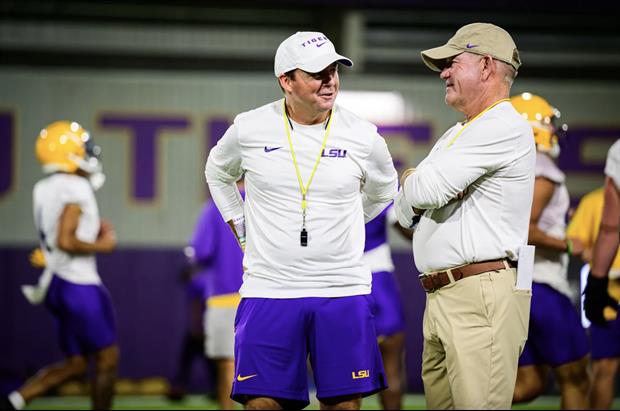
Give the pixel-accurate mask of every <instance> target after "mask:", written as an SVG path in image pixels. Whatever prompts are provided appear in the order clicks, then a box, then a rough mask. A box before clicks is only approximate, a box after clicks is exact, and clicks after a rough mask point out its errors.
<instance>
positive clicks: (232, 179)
mask: <svg viewBox="0 0 620 411" xmlns="http://www.w3.org/2000/svg"><path fill="white" fill-rule="evenodd" d="M242 175H243V169H242V167H241V148H240V145H239V135H238V132H237V127H236V126H235V125H234V124H233V125H231V126H230V127H229V128H228V130H226V133H225V134H224V136H222V138H221V139H220V140H219V141H218V142H217V144H216V145H215V147H213V148H212V149H211V151H210V152H209V157H208V158H207V164H206V166H205V178H206V180H207V184H208V185H209V191H210V192H211V198H213V201H214V202H215V205H216V206H217V208H218V210H219V211H220V214H222V218H223V219H224V221H230V220H232V219H233V218H236V217H240V216H242V215H243V198H242V197H241V194H240V193H239V189H238V188H237V185H236V184H235V183H236V181H237V180H239V179H240V178H241V176H242Z"/></svg>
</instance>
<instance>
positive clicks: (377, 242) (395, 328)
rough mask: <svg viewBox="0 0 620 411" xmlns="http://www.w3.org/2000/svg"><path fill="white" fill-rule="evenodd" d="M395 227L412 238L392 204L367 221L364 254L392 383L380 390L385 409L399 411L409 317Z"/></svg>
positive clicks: (386, 363) (386, 374)
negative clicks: (391, 237)
mask: <svg viewBox="0 0 620 411" xmlns="http://www.w3.org/2000/svg"><path fill="white" fill-rule="evenodd" d="M392 226H394V227H395V228H396V229H397V230H398V231H399V232H400V233H403V235H404V236H407V238H408V239H409V240H411V235H412V233H411V231H410V230H406V229H404V228H402V227H401V226H400V225H399V224H398V221H397V219H396V214H395V213H394V208H393V206H392V205H389V206H388V207H387V208H386V209H385V210H383V211H382V212H381V214H379V215H378V216H377V217H375V219H374V220H371V221H369V222H368V223H367V224H366V244H365V245H364V257H363V261H364V263H366V264H367V265H369V266H370V270H371V271H372V293H371V295H372V297H373V303H372V307H373V312H374V315H375V328H376V330H377V339H378V342H379V349H380V350H381V358H382V359H383V368H384V370H385V376H386V378H387V384H388V388H387V389H386V390H384V391H381V392H380V393H379V398H380V400H381V406H382V407H383V409H385V410H399V409H401V407H402V396H403V378H402V376H403V355H404V345H405V317H404V313H403V306H402V301H401V297H400V290H399V289H398V284H397V282H396V278H395V277H394V263H393V261H392V255H391V251H390V246H389V244H388V229H389V227H392Z"/></svg>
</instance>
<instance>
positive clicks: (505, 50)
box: [420, 23, 521, 71]
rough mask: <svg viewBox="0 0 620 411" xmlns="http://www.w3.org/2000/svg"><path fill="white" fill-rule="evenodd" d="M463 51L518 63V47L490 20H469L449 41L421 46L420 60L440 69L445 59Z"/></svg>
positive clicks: (505, 32) (436, 69) (431, 67)
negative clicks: (422, 48)
mask: <svg viewBox="0 0 620 411" xmlns="http://www.w3.org/2000/svg"><path fill="white" fill-rule="evenodd" d="M463 52H468V53H474V54H480V55H482V56H486V55H489V56H491V57H493V58H495V59H497V60H500V61H503V62H504V63H508V64H510V65H511V66H512V67H514V69H515V70H518V69H519V67H520V66H521V58H520V57H519V50H517V46H516V44H515V42H514V41H513V40H512V37H510V34H508V32H507V31H506V30H504V29H502V28H501V27H498V26H495V25H493V24H490V23H472V24H468V25H466V26H463V27H461V28H460V29H458V31H457V32H456V33H455V34H454V36H452V38H451V39H450V40H448V42H447V43H446V44H445V45H443V46H440V47H435V48H433V49H428V50H424V51H423V52H422V53H420V54H422V60H423V61H424V64H426V65H427V66H428V67H429V68H430V69H431V70H433V71H441V70H443V68H444V67H445V66H446V60H447V59H449V58H451V57H454V56H457V55H459V54H461V53H463Z"/></svg>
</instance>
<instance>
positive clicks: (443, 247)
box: [403, 101, 536, 273]
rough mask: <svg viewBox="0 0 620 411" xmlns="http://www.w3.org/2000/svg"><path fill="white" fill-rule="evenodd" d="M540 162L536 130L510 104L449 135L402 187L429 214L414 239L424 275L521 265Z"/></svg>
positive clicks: (414, 251) (414, 249)
mask: <svg viewBox="0 0 620 411" xmlns="http://www.w3.org/2000/svg"><path fill="white" fill-rule="evenodd" d="M461 130H462V131H461ZM459 132H460V135H459ZM455 138H456V139H455ZM535 163H536V149H535V147H534V137H533V135H532V127H531V126H530V125H529V123H528V122H527V121H526V120H525V119H524V118H523V117H521V115H520V114H519V113H517V111H516V110H515V109H514V107H513V106H512V104H510V102H508V101H506V102H502V103H499V104H497V105H496V106H494V107H493V108H491V109H489V110H488V111H486V112H484V114H482V115H481V116H480V117H478V118H477V119H475V120H473V121H472V122H471V123H470V124H469V125H467V124H466V125H463V124H461V123H458V124H457V125H455V126H454V127H452V128H450V129H449V130H448V131H446V133H445V134H444V135H443V136H442V137H441V138H440V139H439V140H438V141H437V143H436V144H435V146H434V147H433V149H432V150H431V152H430V153H429V155H428V156H427V157H426V158H425V159H424V160H423V161H422V162H421V163H420V165H418V167H417V168H416V171H415V172H414V173H413V174H411V175H410V176H409V177H407V179H406V181H405V184H404V186H403V193H404V197H405V200H406V201H407V203H408V204H411V205H412V206H414V207H416V208H420V209H423V210H426V212H425V213H424V215H423V216H422V217H421V219H420V222H419V224H418V225H417V227H416V229H415V233H414V235H413V255H414V258H415V262H416V266H417V267H418V270H419V271H420V272H422V273H424V272H433V271H441V270H445V269H447V268H451V267H457V266H461V265H465V264H469V263H473V262H478V261H487V260H496V259H499V258H510V259H511V260H517V259H518V254H519V249H520V248H521V247H522V246H524V245H526V244H527V237H528V231H529V220H530V213H531V208H532V198H533V193H534V166H535ZM466 188H467V189H468V193H467V195H466V196H465V197H464V198H463V199H462V200H457V199H456V198H457V195H458V194H459V193H460V192H462V191H463V190H464V189H466Z"/></svg>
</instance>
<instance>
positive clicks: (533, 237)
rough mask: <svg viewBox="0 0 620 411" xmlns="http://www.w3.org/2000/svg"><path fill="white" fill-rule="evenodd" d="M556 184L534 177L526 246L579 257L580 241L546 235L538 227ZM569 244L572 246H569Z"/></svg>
mask: <svg viewBox="0 0 620 411" xmlns="http://www.w3.org/2000/svg"><path fill="white" fill-rule="evenodd" d="M555 187H556V184H555V183H554V182H553V181H551V180H549V179H548V178H545V177H536V180H535V181H534V198H533V201H532V212H531V214H530V226H529V234H528V244H530V245H534V246H536V247H540V248H546V249H549V250H555V251H566V252H569V251H570V254H571V255H580V254H581V252H582V251H583V245H582V243H581V241H579V240H578V239H575V240H574V241H572V242H570V243H569V241H567V240H562V239H559V238H555V237H552V236H549V235H547V234H546V233H545V232H544V231H542V230H541V229H540V227H538V221H539V220H540V216H541V215H542V212H543V210H544V209H545V207H547V205H548V204H549V201H550V200H551V197H552V196H553V193H554V191H555ZM569 244H572V246H570V245H569Z"/></svg>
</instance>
